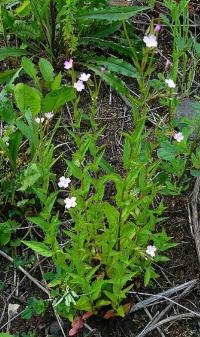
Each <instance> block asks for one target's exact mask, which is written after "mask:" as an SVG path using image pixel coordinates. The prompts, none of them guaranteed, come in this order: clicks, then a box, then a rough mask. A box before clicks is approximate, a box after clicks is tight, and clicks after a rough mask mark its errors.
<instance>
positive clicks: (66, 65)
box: [64, 59, 73, 70]
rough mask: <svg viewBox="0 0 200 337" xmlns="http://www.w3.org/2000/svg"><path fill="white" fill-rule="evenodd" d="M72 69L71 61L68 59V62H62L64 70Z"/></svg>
mask: <svg viewBox="0 0 200 337" xmlns="http://www.w3.org/2000/svg"><path fill="white" fill-rule="evenodd" d="M72 67H73V60H72V59H70V60H69V61H65V62H64V68H65V69H66V70H68V69H71V68H72Z"/></svg>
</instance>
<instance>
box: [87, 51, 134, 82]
mask: <svg viewBox="0 0 200 337" xmlns="http://www.w3.org/2000/svg"><path fill="white" fill-rule="evenodd" d="M87 60H88V62H92V63H95V64H97V65H98V66H104V67H105V68H106V70H110V71H112V72H115V73H117V74H121V75H124V76H127V77H132V78H139V76H140V75H139V74H138V72H137V70H136V69H135V67H133V66H132V64H130V63H128V62H126V61H124V60H122V59H119V58H117V57H108V58H105V57H103V56H101V57H93V58H91V59H90V58H89V59H87Z"/></svg>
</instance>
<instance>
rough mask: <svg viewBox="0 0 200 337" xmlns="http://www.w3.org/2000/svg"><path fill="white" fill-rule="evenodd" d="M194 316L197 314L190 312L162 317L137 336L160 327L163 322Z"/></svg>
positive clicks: (141, 336)
mask: <svg viewBox="0 0 200 337" xmlns="http://www.w3.org/2000/svg"><path fill="white" fill-rule="evenodd" d="M194 317H197V316H196V315H195V313H191V312H189V313H185V314H180V315H174V316H170V317H167V318H165V319H163V320H162V321H160V322H158V323H156V324H155V325H153V326H150V327H148V328H147V329H146V330H145V331H143V332H141V333H140V334H139V335H138V336H137V337H144V336H145V335H146V334H148V333H149V332H151V331H152V330H154V329H157V328H160V327H161V326H162V325H163V324H166V323H169V322H172V321H180V320H181V319H188V318H194Z"/></svg>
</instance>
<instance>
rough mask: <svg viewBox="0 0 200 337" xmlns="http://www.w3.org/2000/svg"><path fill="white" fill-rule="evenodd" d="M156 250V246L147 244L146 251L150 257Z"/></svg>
mask: <svg viewBox="0 0 200 337" xmlns="http://www.w3.org/2000/svg"><path fill="white" fill-rule="evenodd" d="M156 250H157V248H156V247H155V246H152V245H149V246H147V249H146V253H147V254H148V255H150V256H151V257H154V256H155V255H156Z"/></svg>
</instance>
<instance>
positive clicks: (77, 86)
mask: <svg viewBox="0 0 200 337" xmlns="http://www.w3.org/2000/svg"><path fill="white" fill-rule="evenodd" d="M74 88H75V89H76V90H77V91H78V92H80V91H82V90H83V89H85V85H84V84H83V81H81V80H78V81H77V82H75V83H74Z"/></svg>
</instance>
